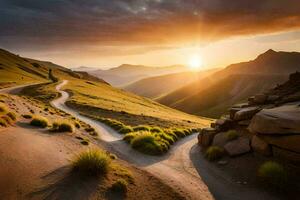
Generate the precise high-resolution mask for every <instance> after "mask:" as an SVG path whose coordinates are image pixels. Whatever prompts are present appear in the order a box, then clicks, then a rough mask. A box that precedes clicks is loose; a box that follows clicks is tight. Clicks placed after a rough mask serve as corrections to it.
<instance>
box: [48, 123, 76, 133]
mask: <svg viewBox="0 0 300 200" xmlns="http://www.w3.org/2000/svg"><path fill="white" fill-rule="evenodd" d="M51 130H52V131H54V132H71V133H72V132H73V130H74V128H73V126H72V124H70V123H68V122H54V123H53V125H52V129H51Z"/></svg>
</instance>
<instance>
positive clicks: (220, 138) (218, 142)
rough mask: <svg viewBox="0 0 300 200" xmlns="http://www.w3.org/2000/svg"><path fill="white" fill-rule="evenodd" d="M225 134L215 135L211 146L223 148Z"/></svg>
mask: <svg viewBox="0 0 300 200" xmlns="http://www.w3.org/2000/svg"><path fill="white" fill-rule="evenodd" d="M227 141H228V139H227V132H221V133H218V134H216V135H215V137H214V139H213V142H212V145H213V146H219V147H224V146H225V144H226V143H227Z"/></svg>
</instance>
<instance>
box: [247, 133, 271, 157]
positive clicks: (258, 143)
mask: <svg viewBox="0 0 300 200" xmlns="http://www.w3.org/2000/svg"><path fill="white" fill-rule="evenodd" d="M251 147H252V149H253V150H254V151H255V152H258V153H260V154H262V155H264V156H271V155H272V151H271V147H270V145H269V144H268V143H266V142H265V141H264V140H262V139H260V138H259V137H258V136H256V135H255V136H253V137H252V140H251Z"/></svg>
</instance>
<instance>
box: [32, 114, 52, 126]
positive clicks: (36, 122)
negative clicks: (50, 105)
mask: <svg viewBox="0 0 300 200" xmlns="http://www.w3.org/2000/svg"><path fill="white" fill-rule="evenodd" d="M48 124H49V122H48V119H46V118H45V117H42V116H35V117H33V119H32V120H31V122H30V125H32V126H37V127H41V128H45V127H47V126H48Z"/></svg>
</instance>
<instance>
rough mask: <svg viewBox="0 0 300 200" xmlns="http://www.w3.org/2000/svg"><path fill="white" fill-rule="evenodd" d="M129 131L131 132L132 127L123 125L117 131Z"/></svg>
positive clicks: (122, 132)
mask: <svg viewBox="0 0 300 200" xmlns="http://www.w3.org/2000/svg"><path fill="white" fill-rule="evenodd" d="M131 132H133V129H132V128H131V127H130V126H123V127H122V128H121V129H120V130H119V133H121V134H126V133H131Z"/></svg>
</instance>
